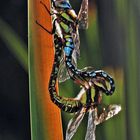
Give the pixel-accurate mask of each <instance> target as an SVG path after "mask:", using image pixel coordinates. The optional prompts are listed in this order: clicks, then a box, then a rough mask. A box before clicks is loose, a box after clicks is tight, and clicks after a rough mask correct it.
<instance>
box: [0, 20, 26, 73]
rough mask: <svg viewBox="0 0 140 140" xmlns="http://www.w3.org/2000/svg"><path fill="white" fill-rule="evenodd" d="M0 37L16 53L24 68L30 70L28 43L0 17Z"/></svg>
mask: <svg viewBox="0 0 140 140" xmlns="http://www.w3.org/2000/svg"><path fill="white" fill-rule="evenodd" d="M0 37H1V38H2V40H3V41H4V43H5V44H6V45H7V47H8V49H9V50H10V51H11V52H12V53H13V54H14V56H15V57H16V58H17V60H18V61H19V62H20V64H21V65H22V66H23V68H24V69H25V70H26V71H28V57H27V50H26V48H27V47H26V44H25V43H24V42H23V41H22V40H21V39H20V37H19V36H18V35H17V34H16V33H15V31H14V30H13V29H12V28H11V27H10V26H9V25H8V24H7V23H6V22H5V21H3V20H2V19H0Z"/></svg>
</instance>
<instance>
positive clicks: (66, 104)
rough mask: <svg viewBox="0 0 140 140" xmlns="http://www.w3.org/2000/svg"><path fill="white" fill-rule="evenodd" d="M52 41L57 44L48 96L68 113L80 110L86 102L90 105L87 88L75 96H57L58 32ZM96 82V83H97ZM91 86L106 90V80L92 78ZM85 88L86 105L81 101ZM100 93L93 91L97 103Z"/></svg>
mask: <svg viewBox="0 0 140 140" xmlns="http://www.w3.org/2000/svg"><path fill="white" fill-rule="evenodd" d="M54 42H55V43H56V44H57V45H55V56H54V63H53V68H52V72H51V76H50V81H49V87H48V89H49V93H50V98H51V100H52V102H53V103H54V104H56V105H57V106H58V107H59V108H60V109H61V110H63V111H65V112H68V113H75V112H78V111H79V110H81V108H83V107H84V106H87V104H89V105H90V103H91V97H90V96H91V95H90V93H88V91H89V89H85V88H84V87H83V88H82V89H81V91H80V93H79V94H78V96H77V97H75V98H65V97H62V96H59V95H58V93H57V90H56V81H57V79H58V71H59V67H60V59H61V55H62V51H63V45H62V40H61V37H60V36H59V34H55V35H54ZM97 83H98V84H97ZM89 84H90V85H91V86H92V87H94V88H96V91H98V90H100V91H102V92H104V91H106V90H107V88H108V86H107V85H106V80H105V79H103V78H102V77H101V78H100V77H98V79H92V81H91V83H89ZM85 90H87V95H86V98H87V99H86V100H87V102H86V105H85V104H84V103H83V102H82V97H83V94H84V92H85ZM101 97H102V95H101V94H98V92H95V97H94V100H95V102H96V103H97V104H98V103H99V102H100V99H101Z"/></svg>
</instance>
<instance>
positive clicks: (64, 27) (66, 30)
mask: <svg viewBox="0 0 140 140" xmlns="http://www.w3.org/2000/svg"><path fill="white" fill-rule="evenodd" d="M60 25H61V27H62V28H63V29H64V31H65V32H66V33H68V32H69V26H68V25H67V24H65V23H64V22H60Z"/></svg>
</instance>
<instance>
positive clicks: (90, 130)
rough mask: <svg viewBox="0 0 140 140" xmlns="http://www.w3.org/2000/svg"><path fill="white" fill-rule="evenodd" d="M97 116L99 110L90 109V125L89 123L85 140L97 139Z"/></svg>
mask: <svg viewBox="0 0 140 140" xmlns="http://www.w3.org/2000/svg"><path fill="white" fill-rule="evenodd" d="M96 118H97V110H96V109H90V111H89V115H88V125H87V132H86V137H85V140H95V130H96V124H95V120H96Z"/></svg>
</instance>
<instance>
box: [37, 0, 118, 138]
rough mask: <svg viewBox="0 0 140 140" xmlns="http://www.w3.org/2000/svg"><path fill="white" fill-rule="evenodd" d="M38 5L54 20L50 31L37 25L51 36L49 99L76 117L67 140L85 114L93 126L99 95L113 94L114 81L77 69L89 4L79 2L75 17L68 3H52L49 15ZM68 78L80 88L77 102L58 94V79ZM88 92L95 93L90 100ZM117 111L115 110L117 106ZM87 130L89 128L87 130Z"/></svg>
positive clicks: (100, 73)
mask: <svg viewBox="0 0 140 140" xmlns="http://www.w3.org/2000/svg"><path fill="white" fill-rule="evenodd" d="M40 3H41V4H42V5H43V6H44V7H45V9H46V11H47V13H48V14H50V16H52V20H53V22H52V24H53V29H52V31H49V30H47V29H46V28H44V27H43V26H42V25H41V24H40V23H39V22H38V21H36V23H37V24H38V25H39V26H40V27H42V28H43V29H44V30H45V31H46V32H48V33H49V34H52V35H54V47H55V58H54V63H53V68H52V73H51V76H50V82H49V92H50V97H51V100H52V101H53V103H55V104H56V105H57V106H58V107H59V108H60V109H62V110H63V111H66V112H69V113H76V117H75V118H74V119H72V120H71V121H70V122H69V125H68V130H67V134H66V139H67V140H70V139H71V138H72V136H73V135H74V133H75V132H76V130H77V128H78V126H79V124H80V122H81V120H82V119H83V117H84V114H85V113H86V112H89V121H90V120H91V119H92V122H94V119H95V118H94V117H95V116H94V117H93V115H92V114H93V112H95V110H96V109H97V106H98V105H99V104H100V102H101V99H102V93H105V94H106V95H112V94H113V92H114V90H115V85H114V80H113V78H112V77H111V76H110V75H109V74H107V73H106V72H105V71H103V70H97V71H95V70H93V68H92V67H86V68H84V69H82V70H80V69H78V68H77V65H76V64H77V56H79V47H80V38H79V32H78V30H79V29H80V28H81V29H86V28H87V26H88V22H87V19H88V0H82V4H81V8H80V11H79V13H78V16H77V15H76V13H75V11H74V10H73V9H72V6H71V4H70V3H69V0H52V1H51V3H52V7H51V11H49V10H48V8H47V6H46V5H45V4H44V3H43V2H42V1H40ZM69 77H70V78H71V79H73V80H74V82H75V83H77V84H79V85H80V86H82V90H81V92H80V93H79V94H78V95H77V97H76V98H65V97H61V96H59V95H58V94H57V90H56V81H57V78H59V81H61V82H64V81H65V80H67V79H68V78H69ZM108 85H109V86H108ZM91 88H93V89H94V91H95V95H94V97H92V94H91ZM84 93H85V94H86V102H82V98H83V95H84ZM116 107H117V108H118V106H116ZM116 107H115V108H116ZM113 110H114V107H109V108H108V111H104V113H102V114H101V116H105V117H101V118H102V119H99V120H100V121H101V120H102V121H103V120H106V119H107V116H108V114H109V113H110V112H112V111H113ZM103 114H104V115H103ZM113 114H116V110H115V112H114V111H113ZM110 117H111V115H110ZM99 118H100V117H99ZM96 120H97V115H96ZM99 120H98V121H99ZM98 124H99V123H98ZM88 126H89V125H88ZM94 126H95V125H94ZM71 128H72V129H71ZM73 128H74V129H73ZM88 128H91V127H90V126H89V127H88ZM91 130H93V129H91ZM91 130H90V131H87V134H86V137H87V138H88V137H90V139H93V137H94V136H91V134H90V132H91ZM89 135H90V136H89Z"/></svg>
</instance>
